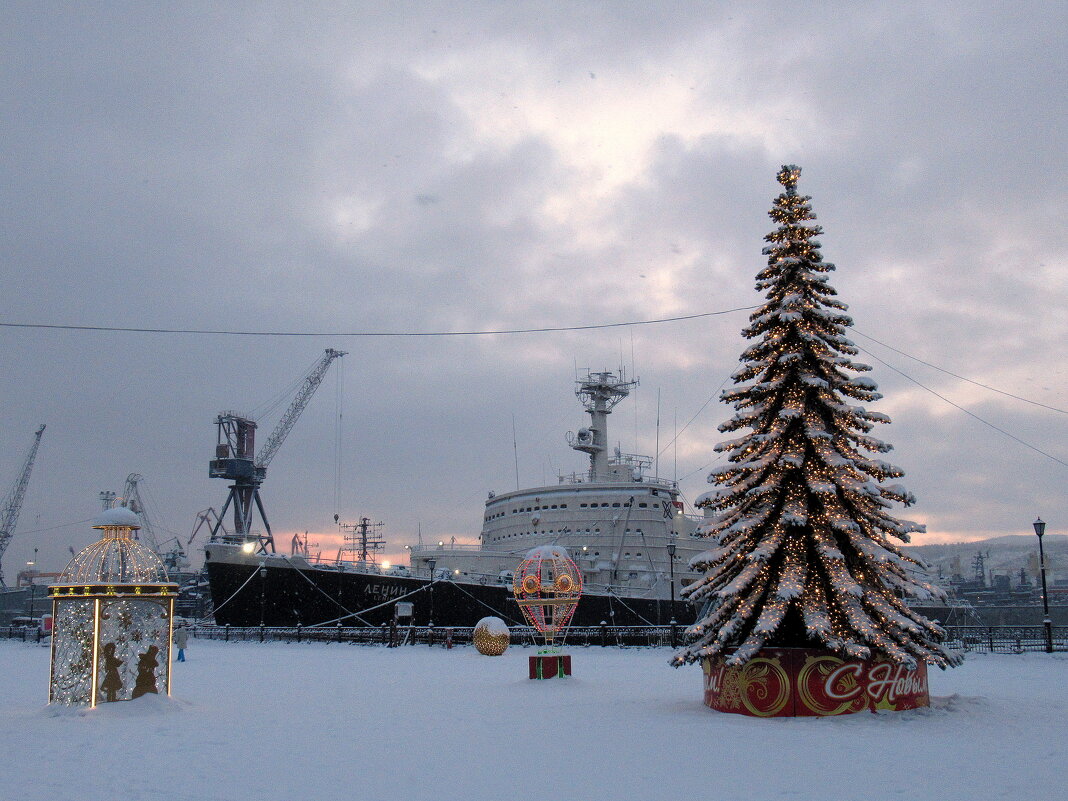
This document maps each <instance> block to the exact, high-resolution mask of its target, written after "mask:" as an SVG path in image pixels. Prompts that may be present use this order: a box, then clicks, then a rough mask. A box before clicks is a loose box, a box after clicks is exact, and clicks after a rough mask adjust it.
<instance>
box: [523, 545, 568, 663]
mask: <svg viewBox="0 0 1068 801" xmlns="http://www.w3.org/2000/svg"><path fill="white" fill-rule="evenodd" d="M512 592H513V594H514V595H515V600H516V602H517V603H518V604H519V608H520V609H522V610H523V615H524V616H525V617H526V619H527V620H528V621H529V622H530V625H531V626H533V627H534V628H535V629H537V630H538V633H539V634H541V635H542V636H543V637H544V638H545V643H546V644H547V645H549V646H552V645H553V641H554V639H555V638H556V637H557V636H558V635H560V636H561V638H562V636H563V633H564V632H566V630H567V626H568V624H569V623H570V622H571V617H572V616H573V615H574V614H575V608H576V607H577V606H578V602H579V598H580V597H581V596H582V573H581V572H579V569H578V565H576V564H575V563H574V561H572V559H571V557H570V556H568V554H567V551H566V550H565V549H564V548H561V547H560V546H559V545H543V546H542V547H540V548H535V549H534V550H532V551H530V552H529V553H528V554H527V556H526V558H525V559H524V560H523V561H522V563H521V564H520V565H519V568H518V569H517V570H516V571H515V575H514V577H513V579H512Z"/></svg>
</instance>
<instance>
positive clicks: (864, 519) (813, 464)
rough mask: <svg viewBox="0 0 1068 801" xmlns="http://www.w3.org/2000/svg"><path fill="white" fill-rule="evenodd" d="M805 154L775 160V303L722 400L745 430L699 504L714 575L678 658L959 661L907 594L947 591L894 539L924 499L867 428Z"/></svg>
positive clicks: (882, 419) (768, 271)
mask: <svg viewBox="0 0 1068 801" xmlns="http://www.w3.org/2000/svg"><path fill="white" fill-rule="evenodd" d="M800 174H801V169H800V168H799V167H797V166H796V165H792V164H791V165H786V166H784V167H783V168H782V169H781V170H780V171H779V173H778V175H777V180H778V182H779V183H780V184H781V185H782V186H783V189H784V191H783V192H782V194H780V195H779V196H778V197H777V198H776V199H775V202H774V205H773V207H772V209H771V211H770V212H769V216H770V217H771V219H772V220H774V221H775V223H776V224H777V226H778V227H777V228H776V229H775V230H774V231H772V232H771V233H770V234H768V235H767V236H766V237H765V241H766V242H767V243H768V244H767V246H766V247H765V248H764V250H763V253H764V255H766V256H767V257H768V262H767V267H765V268H764V269H763V270H761V271H760V272H759V273H758V274H757V277H756V287H757V290H758V291H760V292H763V293H765V298H766V300H765V302H764V303H763V304H762V305H761V306H760V307H759V308H758V309H757V310H756V311H754V312H753V313H752V314H751V315H750V319H749V325H748V326H747V327H746V328H745V329H744V330H743V332H742V334H743V336H745V337H746V338H747V339H750V340H754V342H753V344H751V345H750V346H748V347H747V348H746V349H745V350H744V351H743V353H742V355H741V358H740V361H741V362H742V366H741V368H740V369H739V370H738V371H737V372H735V374H734V376H733V379H734V382H735V384H736V386H735V387H734V388H732V389H729V390H726V391H724V392H723V394H722V396H721V399H722V400H723V401H724V402H726V403H728V404H731V405H732V406H733V407H734V410H735V414H734V416H733V417H732V418H731V419H730V420H728V421H727V422H726V423H724V424H722V425H721V426H720V430H721V431H723V432H725V433H727V432H734V431H745V432H746V433H744V435H743V436H740V437H738V438H735V439H731V440H727V441H725V442H721V443H720V444H718V445H717V446H716V450H717V451H720V452H723V453H725V454H727V462H728V463H727V464H726V465H725V466H723V467H722V468H719V469H717V470H716V471H714V472H713V473H712V474H711V475H710V476H709V479H708V480H709V482H710V483H712V484H715V485H716V488H715V489H714V490H712V491H711V492H708V493H706V494H705V495H704V496H702V498H701V499H700V501H699V505H700V506H702V507H703V508H704V509H705V510H706V516H708V517H709V522H708V523H707V524H706V525H705V526H703V528H702V533H703V534H704V535H705V536H707V537H708V538H709V540H710V541H711V546H710V548H709V550H708V551H706V552H704V553H703V554H701V555H700V556H699V557H697V558H696V559H695V560H694V561H693V563H692V564H693V566H694V567H695V568H696V569H698V570H701V571H704V574H705V575H704V576H703V577H702V578H701V579H700V580H698V581H696V582H694V583H692V584H690V585H689V586H688V587H686V588H685V589H684V590H683V596H684V597H686V598H688V599H689V600H691V601H693V602H697V603H702V604H703V607H702V612H701V614H700V615H699V619H698V621H697V623H696V624H695V625H694V626H693V627H691V629H690V631H689V634H690V635H691V637H692V638H693V641H692V642H691V644H690V645H688V646H687V647H685V648H683V649H682V650H680V651H679V652H678V653H677V654H676V655H675V657H674V664H675V665H682V664H686V663H690V662H694V661H697V660H699V659H703V658H716V659H721V660H722V661H723V663H724V664H725V665H728V666H736V667H737V666H743V665H745V664H746V663H747V662H749V661H750V660H753V659H754V658H756V657H757V656H758V654H760V653H761V651H762V649H772V648H821V649H824V650H826V651H827V652H830V653H831V654H834V655H836V656H838V657H841V658H843V659H844V658H856V659H879V660H887V661H889V662H890V663H892V664H894V665H897V666H900V667H901V668H903V669H913V668H915V667H916V666H917V665H918V664H921V663H923V664H932V665H937V666H938V667H941V668H945V667H948V666H950V665H956V664H959V663H960V657H959V655H957V654H955V653H953V652H951V651H949V650H947V649H945V648H944V647H943V646H942V640H943V639H944V637H945V633H944V631H943V630H942V629H941V628H940V627H939V626H938V625H936V624H935V623H932V622H931V621H929V620H927V619H926V618H924V617H923V616H921V615H919V614H917V613H916V612H915V611H913V610H912V609H910V608H909V607H908V606H907V605H906V604H905V601H904V599H905V598H917V599H923V600H931V599H935V598H939V599H943V598H944V597H945V594H944V593H943V592H942V591H941V590H940V589H939V588H937V587H934V586H932V585H931V584H929V583H927V582H924V581H922V580H919V579H916V578H914V577H913V576H912V574H911V573H910V572H909V571H908V568H910V567H914V566H916V565H918V564H919V563H918V562H916V560H914V559H913V558H911V557H909V556H907V555H906V554H905V553H904V552H903V551H902V550H900V548H899V547H898V546H896V545H895V544H893V542H892V541H893V540H897V541H899V542H908V541H909V535H910V534H911V533H914V532H922V531H923V530H924V528H923V526H921V525H919V524H917V523H914V522H911V521H908V520H899V519H897V518H895V517H894V516H893V515H892V514H891V513H890V511H889V509H890V507H891V505H892V504H893V503H902V504H904V505H905V506H909V505H911V504H912V503H914V501H915V499H914V498H913V496H912V494H911V493H909V492H908V491H907V490H905V489H904V488H903V487H901V486H900V485H898V484H888V483H885V482H887V481H888V480H891V479H895V478H899V477H900V476H902V475H903V471H902V470H901V469H900V468H898V467H895V466H894V465H892V464H889V463H887V462H885V461H882V460H881V459H878V458H873V457H872V456H871V454H883V453H887V452H889V451H890V450H891V446H890V445H888V444H886V443H884V442H882V441H880V440H878V439H876V438H874V437H872V436H870V433H871V432H872V430H873V429H874V428H875V426H876V425H879V424H884V423H889V422H890V421H889V418H888V417H886V415H883V414H879V413H877V412H871V411H868V410H867V409H866V408H864V406H862V405H859V404H863V403H870V402H873V401H877V400H879V398H880V397H881V395H880V394H879V393H878V391H877V387H876V384H875V382H873V381H872V380H871V379H869V378H867V377H865V376H862V375H859V374H860V373H864V372H867V371H869V370H870V369H871V368H870V367H868V366H867V365H864V364H859V363H856V362H854V361H853V360H852V357H853V356H855V355H856V354H857V353H858V350H857V348H856V346H855V345H854V344H853V343H852V342H851V341H850V340H849V339H847V338H846V336H845V330H846V328H848V327H849V326H851V325H852V324H853V321H852V319H851V318H850V317H849V316H848V315H847V314H846V310H847V306H846V305H845V304H844V303H842V302H841V301H839V300H837V297H836V296H837V292H836V291H835V290H834V288H833V287H831V285H830V284H829V282H828V274H829V273H830V272H831V271H833V270H834V265H833V264H830V263H828V262H825V261H823V257H822V255H821V253H820V243H819V241H818V240H817V239H816V237H817V236H819V235H820V234H822V233H823V231H822V229H821V228H820V226H818V225H815V224H813V223H812V221H813V220H815V219H816V217H815V215H814V214H813V213H812V209H811V206H810V204H809V201H810V199H811V198H809V197H807V196H804V195H799V194H798V193H797V182H798V178H799V176H800Z"/></svg>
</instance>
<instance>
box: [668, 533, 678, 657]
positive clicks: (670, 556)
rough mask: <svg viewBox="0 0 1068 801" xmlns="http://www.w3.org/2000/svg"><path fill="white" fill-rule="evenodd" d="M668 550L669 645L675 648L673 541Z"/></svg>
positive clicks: (676, 640) (676, 644)
mask: <svg viewBox="0 0 1068 801" xmlns="http://www.w3.org/2000/svg"><path fill="white" fill-rule="evenodd" d="M667 552H668V570H669V572H670V573H671V647H672V648H677V647H678V644H679V641H678V632H677V629H676V626H677V625H678V624H677V623H676V622H675V543H674V542H669V543H668V547H667Z"/></svg>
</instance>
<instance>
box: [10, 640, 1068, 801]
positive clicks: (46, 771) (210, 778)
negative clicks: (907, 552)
mask: <svg viewBox="0 0 1068 801" xmlns="http://www.w3.org/2000/svg"><path fill="white" fill-rule="evenodd" d="M569 650H570V653H571V654H572V657H573V662H574V668H573V669H574V675H573V676H572V677H571V678H568V679H563V680H553V681H540V682H537V681H529V680H528V679H527V678H526V676H527V656H528V655H530V654H532V653H534V649H531V648H522V647H513V648H510V649H509V650H508V651H507V652H506V653H505V655H504V656H501V657H495V658H488V657H482V656H479V655H478V654H477V653H476V652H475V650H474V649H473V648H469V647H468V648H454V649H452V650H446V649H444V648H441V647H435V648H429V647H427V646H425V645H423V646H414V647H402V648H394V649H387V648H381V647H361V646H351V645H337V644H308V643H303V644H299V645H298V644H296V643H293V644H284V643H266V644H262V645H261V644H259V643H223V642H205V641H202V640H193V641H191V642H190V648H189V651H188V655H189V661H188V662H186V663H182V664H176V665H175V666H174V690H175V691H174V697H173V698H172V699H170V700H167V699H161V698H146V699H140V700H139V701H133V702H128V703H125V704H111V705H104V706H101V707H99V708H98V709H96V710H92V711H89V710H81V711H78V712H71V711H61V710H55V709H50V708H48V707H46V706H45V700H46V697H47V691H48V686H47V685H48V649H47V648H42V647H37V646H33V645H30V644H23V643H21V642H13V641H0V675H2V676H3V677H4V680H3V682H0V741H2V742H3V743H4V744H5V745H4V750H5V753H4V770H3V779H2V787H3V797H6V798H17V799H20V801H45V800H47V801H55V799H57V798H80V799H85V801H103V799H107V798H122V799H126V800H127V801H139V800H140V799H145V800H146V801H147V800H149V799H151V800H152V801H157V800H158V799H160V798H166V799H167V800H168V801H217V800H218V801H222V800H223V799H225V800H226V801H274V800H275V799H279V800H281V799H284V800H285V801H300V799H315V801H332V800H333V799H338V801H340V799H345V801H351V799H354V798H373V799H382V801H393V799H425V798H434V799H443V800H444V801H451V799H457V800H459V799H467V800H468V801H482V799H485V800H486V801H499V799H506V798H513V797H526V796H532V797H533V796H536V797H538V798H569V799H581V801H601V800H602V799H603V800H604V801H608V800H609V799H612V801H628V800H629V799H634V801H646V799H661V798H703V799H709V801H715V800H716V799H727V798H792V799H819V800H820V801H836V800H837V799H850V798H864V799H867V800H868V801H881V800H882V799H891V798H894V799H898V798H913V799H915V798H937V799H939V801H954V799H961V800H962V801H964V800H966V801H975V799H979V798H984V799H988V798H1009V797H1012V798H1056V797H1060V794H1061V793H1062V792H1063V770H1064V767H1063V766H1064V764H1065V761H1066V758H1068V745H1066V741H1065V738H1064V737H1063V726H1064V720H1065V719H1068V696H1066V695H1065V693H1064V689H1063V687H1064V679H1065V676H1066V675H1068V658H1065V657H1063V656H1061V655H1055V656H1053V657H1049V656H1048V655H1046V654H1025V655H1021V656H973V657H970V658H969V659H968V660H967V662H966V663H965V664H964V666H963V667H961V668H958V669H956V670H951V671H948V672H945V673H943V672H942V671H938V670H934V671H931V677H930V679H931V693H932V696H934V705H933V707H932V708H930V709H926V710H916V711H914V712H905V713H885V714H878V715H872V714H867V713H865V714H861V715H853V716H850V717H845V718H835V719H802V718H796V719H775V720H757V719H753V718H745V717H738V716H733V715H724V714H718V713H715V712H712V711H711V710H709V709H707V708H705V707H704V706H702V705H701V671H700V670H699V669H698V668H696V667H691V668H681V669H678V670H673V669H672V668H670V667H667V666H666V662H667V660H668V656H669V653H668V651H666V650H664V649H624V650H619V649H615V648H600V647H593V648H573V649H569Z"/></svg>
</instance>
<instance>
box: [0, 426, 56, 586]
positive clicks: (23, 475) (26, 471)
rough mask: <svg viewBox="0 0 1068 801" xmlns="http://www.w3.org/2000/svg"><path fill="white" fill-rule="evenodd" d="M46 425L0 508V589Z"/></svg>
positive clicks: (39, 430)
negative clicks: (9, 547)
mask: <svg viewBox="0 0 1068 801" xmlns="http://www.w3.org/2000/svg"><path fill="white" fill-rule="evenodd" d="M44 430H45V427H44V424H42V425H41V427H40V428H38V429H37V433H36V434H34V435H33V445H32V446H31V447H30V452H29V454H27V456H26V459H25V460H24V461H23V463H22V470H20V471H19V477H18V478H17V479H16V480H15V486H14V488H13V489H12V490H11V494H10V495H8V496H7V497H6V498H4V505H3V506H2V507H0V587H3V586H5V584H4V569H3V558H4V551H6V550H7V544H8V543H9V542H11V538H12V537H13V536H15V524H16V523H17V522H18V521H19V510H21V509H22V499H23V498H24V497H26V487H27V486H28V485H29V483H30V471H31V470H33V460H34V459H36V458H37V449H38V448H39V447H40V446H41V435H42V434H44Z"/></svg>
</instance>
